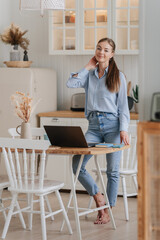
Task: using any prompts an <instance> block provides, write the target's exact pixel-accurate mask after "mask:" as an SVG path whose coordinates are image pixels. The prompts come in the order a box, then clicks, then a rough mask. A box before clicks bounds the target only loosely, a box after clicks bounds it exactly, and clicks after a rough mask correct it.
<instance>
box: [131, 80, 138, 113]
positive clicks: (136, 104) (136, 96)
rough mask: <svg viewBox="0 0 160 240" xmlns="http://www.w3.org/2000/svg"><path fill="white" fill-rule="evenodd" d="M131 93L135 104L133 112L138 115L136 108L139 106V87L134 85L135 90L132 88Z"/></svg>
mask: <svg viewBox="0 0 160 240" xmlns="http://www.w3.org/2000/svg"><path fill="white" fill-rule="evenodd" d="M132 92H133V100H134V102H135V112H136V113H138V106H139V87H138V85H137V84H136V87H135V88H132Z"/></svg>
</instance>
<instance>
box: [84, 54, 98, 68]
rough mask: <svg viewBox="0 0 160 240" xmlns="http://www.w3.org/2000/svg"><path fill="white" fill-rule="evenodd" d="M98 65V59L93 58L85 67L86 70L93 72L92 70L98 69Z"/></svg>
mask: <svg viewBox="0 0 160 240" xmlns="http://www.w3.org/2000/svg"><path fill="white" fill-rule="evenodd" d="M96 64H97V60H96V58H95V56H94V57H92V58H91V59H90V60H89V62H88V63H87V65H86V66H85V68H86V69H87V70H88V71H89V70H91V69H94V68H96Z"/></svg>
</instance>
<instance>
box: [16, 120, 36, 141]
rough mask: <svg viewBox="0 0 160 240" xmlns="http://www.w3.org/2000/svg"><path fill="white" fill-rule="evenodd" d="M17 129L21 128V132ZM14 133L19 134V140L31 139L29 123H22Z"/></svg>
mask: <svg viewBox="0 0 160 240" xmlns="http://www.w3.org/2000/svg"><path fill="white" fill-rule="evenodd" d="M19 127H21V132H19V131H18V129H19ZM16 131H17V133H18V134H20V136H21V138H25V139H32V132H31V125H30V123H25V122H22V124H21V125H19V126H18V127H17V128H16Z"/></svg>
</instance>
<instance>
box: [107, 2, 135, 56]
mask: <svg viewBox="0 0 160 240" xmlns="http://www.w3.org/2000/svg"><path fill="white" fill-rule="evenodd" d="M112 4H113V5H112V9H113V11H112V13H113V15H112V17H113V19H112V20H113V21H112V22H113V39H114V40H115V42H116V46H117V53H127V54H128V53H132V54H134V53H135V54H137V53H138V48H139V46H138V38H139V36H138V28H139V0H114V1H113V2H112Z"/></svg>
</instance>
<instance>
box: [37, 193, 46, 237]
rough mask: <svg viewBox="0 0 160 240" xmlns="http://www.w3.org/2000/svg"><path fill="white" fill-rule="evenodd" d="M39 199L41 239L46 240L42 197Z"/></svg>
mask: <svg viewBox="0 0 160 240" xmlns="http://www.w3.org/2000/svg"><path fill="white" fill-rule="evenodd" d="M39 198H40V211H41V226H42V239H43V240H47V235H46V220H45V209H44V197H43V196H40V197H39Z"/></svg>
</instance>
